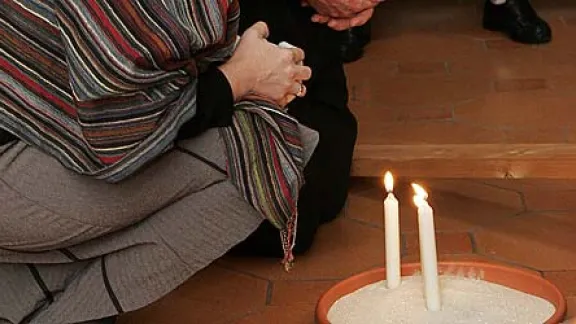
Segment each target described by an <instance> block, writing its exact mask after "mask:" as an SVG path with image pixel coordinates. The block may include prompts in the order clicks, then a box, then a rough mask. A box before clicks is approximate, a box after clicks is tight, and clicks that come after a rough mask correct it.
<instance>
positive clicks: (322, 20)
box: [312, 14, 330, 24]
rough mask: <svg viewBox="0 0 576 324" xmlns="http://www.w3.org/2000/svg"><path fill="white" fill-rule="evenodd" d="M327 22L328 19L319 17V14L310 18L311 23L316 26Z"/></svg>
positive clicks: (322, 16)
mask: <svg viewBox="0 0 576 324" xmlns="http://www.w3.org/2000/svg"><path fill="white" fill-rule="evenodd" d="M329 21H330V17H328V16H324V15H320V14H314V15H313V16H312V22H315V23H318V24H325V23H327V22H329Z"/></svg>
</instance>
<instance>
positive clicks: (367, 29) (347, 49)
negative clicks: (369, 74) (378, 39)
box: [340, 22, 372, 63]
mask: <svg viewBox="0 0 576 324" xmlns="http://www.w3.org/2000/svg"><path fill="white" fill-rule="evenodd" d="M371 34H372V30H371V26H370V22H368V23H366V24H365V25H363V26H359V27H354V28H350V29H348V30H347V31H344V32H342V43H341V44H340V57H341V58H342V61H343V62H344V63H350V62H354V61H357V60H359V59H360V58H361V57H362V55H364V46H366V45H368V43H370V40H371V38H372V35H371Z"/></svg>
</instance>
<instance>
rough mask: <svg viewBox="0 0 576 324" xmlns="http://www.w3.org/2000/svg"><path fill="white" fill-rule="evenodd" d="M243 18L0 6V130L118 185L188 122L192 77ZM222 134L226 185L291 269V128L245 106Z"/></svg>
mask: <svg viewBox="0 0 576 324" xmlns="http://www.w3.org/2000/svg"><path fill="white" fill-rule="evenodd" d="M238 19H239V7H238V2H237V0H203V1H198V0H196V1H195V0H130V1H128V0H126V1H124V0H57V1H56V0H34V1H32V0H0V54H1V56H0V128H3V129H6V130H8V131H10V132H12V133H13V134H15V135H17V136H18V137H19V138H21V139H22V140H24V141H26V142H28V143H30V144H32V145H35V146H37V147H39V148H40V149H42V150H44V151H45V152H47V153H48V154H51V155H53V156H54V157H56V158H57V159H58V160H59V161H60V162H61V163H62V164H63V165H65V166H66V167H68V168H70V169H72V170H74V171H76V172H78V173H80V174H84V175H89V176H93V177H96V178H98V179H103V180H106V181H108V182H112V183H115V182H119V181H121V180H123V179H125V178H126V177H129V176H130V175H132V174H134V173H135V172H136V171H138V170H139V169H140V168H141V167H142V166H144V165H145V164H147V163H148V162H150V161H151V160H152V159H154V158H156V157H158V156H159V155H161V154H162V153H164V152H165V151H167V150H169V149H170V148H171V147H172V145H173V142H174V139H175V138H176V135H177V132H178V130H179V128H180V126H181V125H182V124H183V123H185V122H186V121H188V120H190V119H191V118H192V117H194V115H195V113H196V84H197V76H198V74H199V73H201V72H202V71H203V70H205V69H206V68H207V66H208V65H209V64H211V63H214V62H222V61H225V60H226V59H227V58H228V57H229V56H230V55H231V53H232V51H233V49H234V46H235V42H236V39H237V28H238ZM208 109H209V108H208ZM221 134H222V136H223V138H224V141H225V146H226V148H227V157H228V169H229V170H228V171H229V177H230V179H231V181H232V182H233V183H234V184H235V185H236V187H237V188H238V190H239V191H240V192H241V193H242V195H243V196H244V197H245V199H246V200H247V201H248V202H249V203H250V204H251V205H252V206H253V207H254V208H255V209H256V210H257V211H259V212H260V213H261V215H262V216H263V217H265V218H266V219H268V220H269V221H270V222H272V224H274V225H275V226H276V227H277V228H278V229H279V230H280V235H281V239H282V244H283V248H284V252H285V259H284V264H285V265H286V268H287V269H289V268H290V266H291V264H292V260H293V256H292V253H291V251H292V248H293V246H294V240H295V234H296V233H295V228H296V221H297V206H296V204H297V200H298V192H299V190H300V188H301V187H302V185H303V182H304V180H303V176H302V173H303V167H304V166H303V165H304V159H303V152H302V143H301V139H300V134H299V129H298V123H297V121H296V120H294V119H292V118H291V117H289V116H288V115H286V114H285V113H284V112H280V111H279V110H278V109H277V107H274V106H273V105H270V104H267V103H265V102H250V101H245V102H242V103H240V104H238V105H237V109H236V111H235V114H234V117H233V126H232V127H230V128H225V129H222V132H221Z"/></svg>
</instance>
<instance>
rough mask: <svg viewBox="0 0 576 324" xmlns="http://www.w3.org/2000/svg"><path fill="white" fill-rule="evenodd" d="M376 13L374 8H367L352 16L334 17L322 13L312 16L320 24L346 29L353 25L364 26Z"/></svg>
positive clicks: (336, 28) (335, 28)
mask: <svg viewBox="0 0 576 324" xmlns="http://www.w3.org/2000/svg"><path fill="white" fill-rule="evenodd" d="M373 14H374V9H367V10H364V11H361V12H360V13H358V14H357V15H355V16H354V17H351V18H332V17H328V16H323V15H321V14H314V15H313V16H312V21H313V22H316V23H320V24H326V25H328V27H330V28H332V29H334V30H339V31H342V30H346V29H350V28H352V27H358V26H362V25H364V24H365V23H367V22H368V20H370V18H372V15H373Z"/></svg>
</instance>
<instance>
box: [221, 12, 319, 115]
mask: <svg viewBox="0 0 576 324" xmlns="http://www.w3.org/2000/svg"><path fill="white" fill-rule="evenodd" d="M268 34H269V31H268V26H267V25H266V24H265V23H263V22H258V23H256V24H254V25H253V26H252V27H250V28H248V29H247V30H246V31H245V32H244V34H243V35H242V38H241V39H240V42H239V43H238V46H237V47H236V51H235V52H234V54H233V55H232V57H231V58H230V60H228V62H226V63H225V64H223V65H222V66H220V70H221V71H222V72H223V73H224V75H226V77H227V78H228V81H229V82H230V85H231V87H232V92H233V93H234V98H235V100H236V101H237V100H242V99H261V100H266V101H269V102H272V103H274V104H276V105H278V106H280V107H285V106H286V105H287V104H288V103H290V102H291V101H292V100H294V99H295V98H296V97H303V96H304V95H306V87H305V86H304V84H303V82H304V81H306V80H308V79H310V77H311V76H312V70H311V69H310V68H309V67H308V66H305V65H303V61H304V51H302V50H301V49H299V48H281V47H279V46H278V45H276V44H272V43H270V42H268V40H267V39H266V38H267V37H268Z"/></svg>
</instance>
